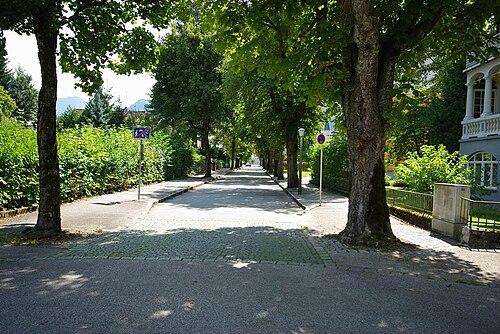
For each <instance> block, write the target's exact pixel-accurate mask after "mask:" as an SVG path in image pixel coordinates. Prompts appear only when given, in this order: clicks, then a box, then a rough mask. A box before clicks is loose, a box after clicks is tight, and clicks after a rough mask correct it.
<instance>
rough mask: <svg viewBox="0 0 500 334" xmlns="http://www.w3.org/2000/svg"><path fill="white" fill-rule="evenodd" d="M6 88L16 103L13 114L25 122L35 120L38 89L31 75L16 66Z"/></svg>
mask: <svg viewBox="0 0 500 334" xmlns="http://www.w3.org/2000/svg"><path fill="white" fill-rule="evenodd" d="M7 89H8V90H9V92H10V95H11V96H12V98H13V99H14V101H16V105H17V109H16V110H15V112H14V114H13V116H15V117H16V118H18V119H22V120H24V121H25V122H34V121H36V113H37V111H38V90H37V89H36V88H35V85H34V84H33V78H32V77H31V75H29V74H28V73H26V72H25V71H24V70H23V69H22V68H20V67H18V68H17V69H16V70H15V72H14V76H13V78H12V80H11V81H10V82H9V84H8V86H7Z"/></svg>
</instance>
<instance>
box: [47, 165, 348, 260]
mask: <svg viewBox="0 0 500 334" xmlns="http://www.w3.org/2000/svg"><path fill="white" fill-rule="evenodd" d="M302 214H303V212H302V210H301V209H300V208H299V207H298V206H297V205H296V204H295V203H294V202H293V201H292V200H291V199H290V198H289V197H288V196H287V195H286V194H285V193H284V192H283V191H282V190H281V189H280V188H279V187H278V186H277V185H276V184H274V182H273V181H272V180H270V179H269V177H268V176H267V175H265V174H264V173H263V172H262V170H261V169H260V168H246V169H243V170H239V171H236V172H234V173H232V174H229V175H227V176H225V177H223V178H222V179H221V180H220V181H217V182H215V183H211V184H207V185H204V186H202V187H200V188H198V189H196V190H194V191H191V192H188V193H186V194H184V195H183V196H180V197H177V198H174V199H171V200H169V201H167V202H166V203H160V204H157V205H156V206H155V207H153V208H152V210H151V211H150V212H149V214H148V215H146V217H144V218H143V219H140V220H138V221H136V222H134V223H133V224H129V225H128V226H126V227H124V228H123V229H122V230H120V231H116V232H112V233H107V234H103V235H101V236H97V237H95V238H92V239H90V240H85V241H83V242H80V243H74V244H70V245H68V248H67V249H66V250H65V251H63V252H61V253H59V254H56V255H51V256H49V258H63V259H68V258H110V259H146V260H178V261H250V262H255V263H275V264H296V265H304V264H315V265H329V264H332V263H333V260H332V258H331V255H330V251H331V248H332V247H331V246H332V243H331V242H329V243H328V245H327V244H325V241H324V240H322V239H320V238H318V237H317V236H314V235H312V234H311V233H310V232H309V231H308V230H306V229H303V228H302V227H301V226H300V222H301V218H302ZM327 246H328V247H327ZM334 247H341V245H340V244H338V245H334Z"/></svg>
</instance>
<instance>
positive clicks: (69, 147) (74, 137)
mask: <svg viewBox="0 0 500 334" xmlns="http://www.w3.org/2000/svg"><path fill="white" fill-rule="evenodd" d="M177 141H179V140H177ZM144 146H145V150H144V161H143V165H142V180H143V182H144V183H151V182H156V181H162V180H167V179H172V178H177V177H182V176H184V175H186V174H187V173H189V172H190V171H191V168H192V167H193V166H196V162H197V159H198V157H197V154H196V151H195V149H193V148H192V147H191V146H190V145H188V144H187V143H184V142H182V143H181V142H177V143H176V142H175V140H171V138H170V137H169V136H168V135H167V134H165V133H163V132H156V133H154V135H153V136H152V138H151V139H150V140H149V141H144ZM58 149H59V164H60V172H61V198H62V200H63V201H72V200H75V199H77V198H81V197H85V196H92V195H100V194H104V193H110V192H114V191H120V190H124V189H128V188H130V187H133V186H135V185H136V184H137V181H138V180H137V178H138V163H139V153H138V152H139V141H137V140H134V139H133V138H132V134H131V131H130V130H129V129H122V128H121V129H109V130H106V129H100V128H94V127H92V126H84V127H82V128H76V129H64V130H63V131H61V132H60V133H58ZM37 202H38V154H37V144H36V133H35V132H34V131H33V130H31V129H26V128H24V127H23V126H22V125H20V124H18V123H16V122H2V123H0V210H2V209H3V210H5V209H11V208H18V207H23V206H30V205H33V204H36V203H37Z"/></svg>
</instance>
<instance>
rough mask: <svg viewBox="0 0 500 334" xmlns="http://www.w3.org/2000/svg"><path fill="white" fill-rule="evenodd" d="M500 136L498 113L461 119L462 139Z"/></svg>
mask: <svg viewBox="0 0 500 334" xmlns="http://www.w3.org/2000/svg"><path fill="white" fill-rule="evenodd" d="M490 136H500V114H493V115H490V116H484V117H480V118H474V119H469V120H464V121H462V139H471V138H483V137H490Z"/></svg>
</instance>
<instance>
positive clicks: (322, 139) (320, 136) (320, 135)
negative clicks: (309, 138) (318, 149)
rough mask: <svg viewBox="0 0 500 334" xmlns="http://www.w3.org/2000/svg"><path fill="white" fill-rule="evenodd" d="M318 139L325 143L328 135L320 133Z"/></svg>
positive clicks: (319, 141)
mask: <svg viewBox="0 0 500 334" xmlns="http://www.w3.org/2000/svg"><path fill="white" fill-rule="evenodd" d="M316 140H317V141H318V144H320V145H323V144H324V143H325V141H326V137H325V135H324V134H322V133H320V134H319V135H318V136H317V137H316Z"/></svg>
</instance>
